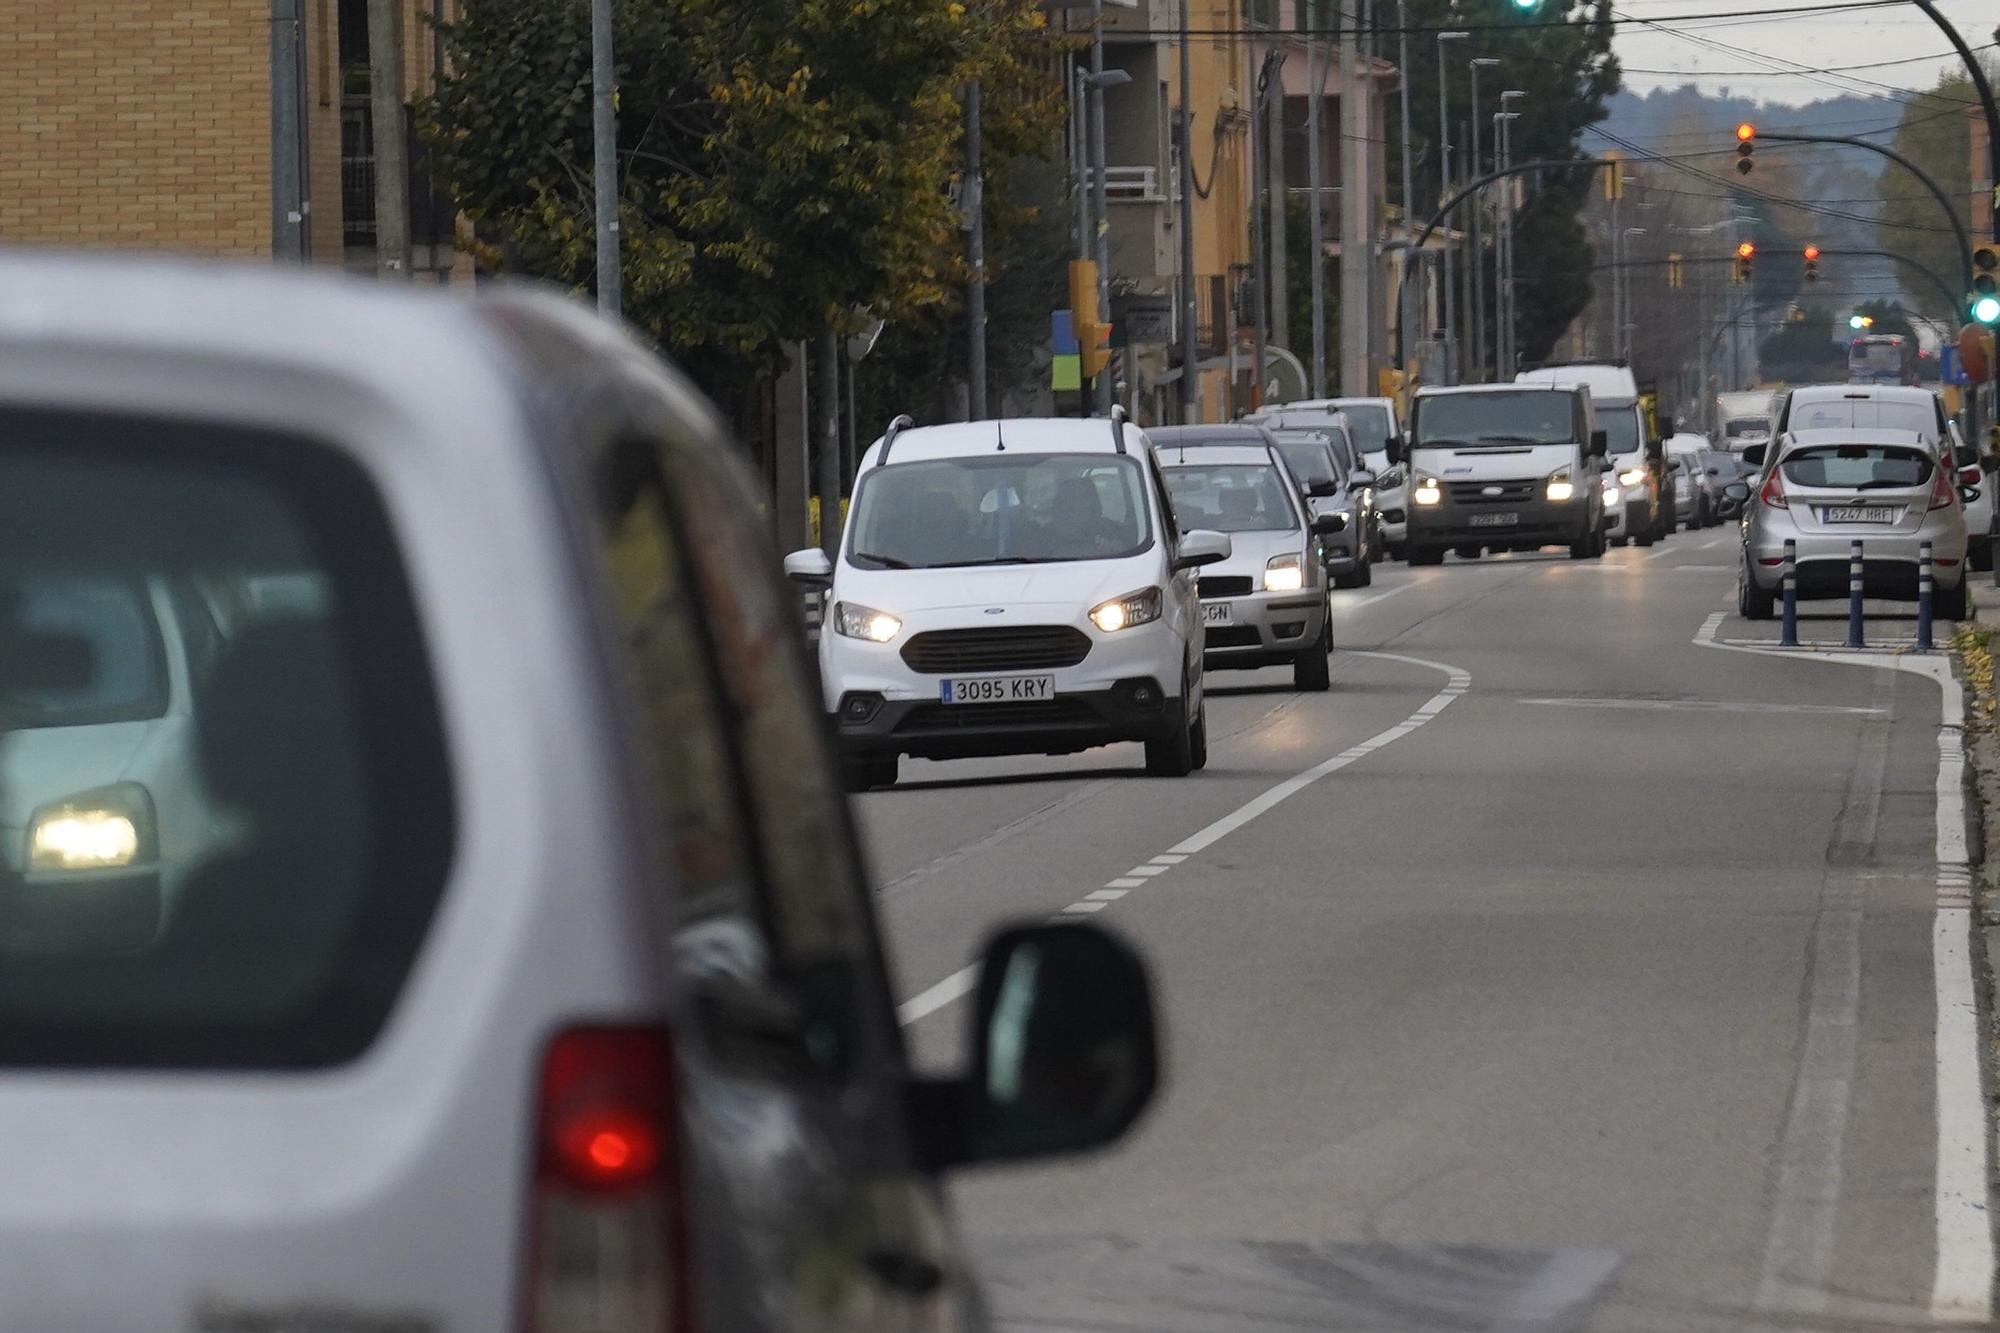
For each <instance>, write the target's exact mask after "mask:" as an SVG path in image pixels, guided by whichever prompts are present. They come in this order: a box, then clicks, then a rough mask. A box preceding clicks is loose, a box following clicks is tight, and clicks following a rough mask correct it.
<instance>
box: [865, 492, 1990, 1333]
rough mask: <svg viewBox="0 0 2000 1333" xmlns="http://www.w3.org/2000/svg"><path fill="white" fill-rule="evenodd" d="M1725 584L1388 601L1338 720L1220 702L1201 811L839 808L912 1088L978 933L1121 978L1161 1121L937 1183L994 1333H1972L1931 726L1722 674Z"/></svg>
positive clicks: (909, 768)
mask: <svg viewBox="0 0 2000 1333" xmlns="http://www.w3.org/2000/svg"><path fill="white" fill-rule="evenodd" d="M1733 557H1734V534H1733V531H1732V530H1726V529H1713V530H1709V531H1706V532H1694V533H1682V534H1681V535H1679V536H1677V537H1675V538H1673V539H1671V540H1670V541H1669V542H1668V543H1667V544H1665V545H1664V546H1660V547H1655V548H1653V549H1651V550H1639V549H1632V548H1627V549H1623V550H1618V551H1614V552H1612V553H1611V554H1610V555H1608V556H1607V557H1605V558H1604V559H1603V560H1602V561H1595V562H1572V561H1570V560H1568V559H1566V558H1562V557H1560V556H1559V555H1558V554H1557V553H1554V552H1551V553H1549V554H1547V555H1545V556H1539V557H1519V556H1517V557H1510V558H1503V559H1491V560H1486V561H1482V562H1478V563H1466V564H1461V563H1459V562H1457V561H1456V560H1455V559H1454V560H1452V561H1450V562H1448V563H1447V564H1446V565H1445V566H1443V567H1441V568H1436V569H1427V570H1410V569H1408V568H1406V567H1403V566H1390V567H1385V568H1384V569H1383V570H1382V571H1381V572H1380V574H1379V575H1378V578H1377V581H1376V584H1375V586H1374V587H1373V588H1370V589H1363V590H1355V591H1349V592H1337V593H1335V594H1334V603H1335V608H1336V620H1335V636H1336V644H1337V645H1338V648H1339V650H1340V651H1339V652H1338V653H1337V656H1336V661H1335V668H1334V689H1333V691H1332V692H1331V693H1329V694H1325V695H1319V696H1302V695H1295V694H1293V693H1292V692H1291V691H1290V689H1289V688H1288V687H1289V673H1288V672H1282V671H1265V672H1257V673H1242V674H1236V673H1231V674H1221V673H1218V674H1216V675H1214V676H1212V677H1211V702H1210V723H1209V725H1210V735H1211V759H1210V764H1209V767H1208V769H1207V771H1206V772H1204V773H1202V774H1199V775H1197V776H1195V777H1193V778H1191V779H1187V780H1178V781H1177V780H1170V779H1151V778H1147V777H1145V776H1143V774H1142V772H1141V771H1140V756H1139V753H1138V750H1137V747H1121V748H1118V749H1107V750H1098V751H1093V752H1091V753H1088V754H1084V755H1077V756H1071V757H1067V758H1051V759H1017V760H1005V761H965V762H959V763H945V764H932V763H918V762H914V761H908V760H906V761H905V762H904V766H903V782H902V784H901V785H900V786H899V787H897V788H896V789H893V790H890V791H884V792H878V793H874V794H871V795H868V796H865V797H863V798H861V803H860V808H861V811H862V819H863V824H864V827H865V830H866V833H867V837H868V839H869V843H870V845H871V849H872V853H873V856H874V860H875V866H876V871H877V876H878V883H879V884H880V885H881V897H882V904H883V908H884V911H885V916H886V918H887V920H888V923H889V929H890V933H891V947H892V950H893V957H894V961H895V966H896V971H897V974H898V985H899V995H900V996H901V997H902V998H903V999H904V1000H905V1001H906V1003H905V1017H906V1019H907V1020H908V1031H909V1033H910V1035H911V1038H912V1041H913V1044H914V1046H915V1048H916V1050H917V1051H918V1053H919V1058H920V1059H922V1060H925V1061H933V1062H935V1061H942V1060H946V1059H949V1058H951V1057H952V1056H953V1055H954V1054H955V1053H956V1052H957V1051H958V1049H959V1047H960V1043H961V1041H962V1031H961V1024H962V1023H963V1021H964V1016H965V1009H966V1005H965V1003H964V1001H963V999H962V998H959V992H960V991H961V990H962V989H963V987H962V982H955V981H954V978H958V977H962V975H963V974H962V972H961V969H962V968H963V967H964V965H965V963H966V961H967V960H968V959H969V958H970V956H971V955H972V953H973V951H974V950H975V948H976V947H977V944H978V941H979V940H980V938H981V936H982V935H983V934H984V933H985V932H986V931H987V930H988V929H989V928H990V927H991V926H992V925H993V924H995V923H997V922H999V921H1002V920H1007V919H1014V918H1021V917H1044V916H1048V915H1050V914H1054V913H1062V912H1065V911H1068V912H1070V913H1072V914H1090V915H1094V916H1096V917H1097V918H1098V919H1100V920H1102V921H1104V922H1106V923H1109V924H1113V925H1115V926H1116V927H1118V928H1119V929H1121V930H1123V931H1125V932H1127V933H1128V934H1129V935H1130V936H1131V937H1132V938H1134V939H1135V940H1136V941H1137V942H1138V943H1139V944H1140V946H1141V947H1142V948H1143V950H1144V951H1145V952H1146V954H1147V955H1148V957H1149V959H1150V960H1151V962H1152V964H1153V966H1154V969H1155V975H1156V981H1157V984H1158V987H1159V991H1160V998H1161V1002H1162V1007H1163V1009H1164V1011H1165V1017H1166V1022H1167V1028H1168V1033H1169V1049H1168V1060H1169V1076H1168V1083H1167V1086H1166V1088H1165V1089H1164V1092H1163V1095H1162V1097H1161V1099H1160V1101H1159V1103H1158V1105H1157V1107H1156V1109H1155V1110H1154V1112H1153V1113H1152V1114H1151V1115H1150V1116H1149V1118H1148V1119H1147V1120H1146V1121H1144V1122H1143V1123H1142V1124H1141V1126H1140V1127H1139V1129H1138V1130H1137V1131H1135V1133H1134V1134H1133V1136H1132V1137H1131V1138H1130V1139H1129V1141H1127V1142H1126V1143H1124V1144H1122V1145H1120V1146H1119V1147H1118V1148H1116V1149H1115V1150H1113V1151H1110V1152H1106V1153H1103V1154H1101V1155H1097V1156H1094V1157H1090V1158H1086V1159H1081V1160H1077V1161H1070V1162H1064V1163H1062V1164H1060V1165H1057V1166H1054V1167H1049V1168H1045V1169H1032V1170H1023V1169H1012V1170H1005V1171H993V1172H987V1173H981V1174H973V1175H968V1176H966V1177H963V1178H961V1180H960V1182H959V1184H958V1186H957V1188H956V1193H957V1200H956V1201H957V1206H958V1211H959V1215H960V1220H961V1222H962V1224H963V1226H964V1228H965V1229H966V1231H967V1232H968V1233H969V1234H970V1235H971V1236H973V1237H974V1238H975V1241H976V1243H977V1244H978V1245H979V1246H980V1247H981V1249H982V1251H983V1253H984V1255H985V1260H986V1267H987V1271H988V1275H989V1287H990V1291H991V1294H992V1299H993V1303H994V1305H995V1307H996V1310H997V1311H998V1313H999V1315H1000V1316H1001V1317H1002V1319H1003V1321H1004V1322H1005V1324H1006V1326H1007V1327H1010V1328H1016V1329H1024V1330H1025V1329H1034V1330H1056V1329H1086V1328H1088V1329H1113V1328H1115V1329H1135V1330H1137V1329H1149V1330H1181V1329H1186V1330H1197V1329H1200V1330H1208V1329H1228V1328H1236V1327H1257V1328H1269V1329H1292V1328H1301V1329H1303V1328H1329V1327H1332V1328H1369V1329H1405V1328H1408V1329H1435V1328H1451V1329H1457V1328H1467V1329H1472V1328H1509V1329H1544V1328H1549V1329H1553V1328H1591V1329H1607V1330H1610V1329H1618V1330H1625V1329H1631V1330H1648V1331H1650V1330H1674V1329H1689V1330H1704V1329H1711V1328H1713V1329H1739V1328H1783V1329H1796V1328H1815V1329H1816V1328H1841V1329H1846V1328H1870V1329H1873V1328H1901V1327H1928V1326H1931V1325H1932V1323H1933V1322H1934V1316H1936V1315H1940V1314H1951V1313H1954V1312H1955V1313H1956V1314H1957V1315H1959V1316H1960V1317H1962V1318H1964V1319H1970V1320H1974V1321H1977V1320H1979V1319H1980V1318H1981V1316H1982V1314H1983V1311H1982V1309H1981V1307H1980V1302H1981V1301H1982V1300H1983V1299H1984V1291H1985V1278H1986V1275H1987V1274H1989V1273H1990V1240H1988V1239H1986V1236H1987V1232H1986V1227H1987V1225H1988V1224H1987V1222H1986V1220H1985V1219H1986V1213H1985V1202H1986V1201H1985V1197H1984V1192H1983V1189H1981V1188H1979V1186H1980V1183H1981V1181H1982V1179H1983V1174H1984V1149H1983V1146H1981V1145H1982V1144H1983V1139H1981V1137H1980V1136H1981V1135H1982V1134H1983V1133H1984V1128H1983V1123H1974V1122H1977V1121H1979V1119H1980V1117H1979V1112H1978V1109H1977V1102H1978V1087H1979V1085H1978V1075H1977V1070H1976V1067H1975V1065H1976V1058H1977V1057H1976V1054H1974V1053H1972V1052H1971V1050H1970V1047H1969V1039H1968V1043H1966V1048H1965V1049H1963V1050H1961V1049H1960V1048H1959V1047H1955V1046H1952V1044H1951V1042H1950V1041H1949V1040H1947V1039H1945V1038H1940V1037H1938V1036H1936V1035H1935V1034H1936V1033H1937V1031H1938V1027H1939V1017H1940V1013H1941V1012H1942V1011H1943V1010H1945V1009H1947V1008H1949V1007H1950V1002H1951V1001H1952V999H1953V998H1954V997H1955V995H1956V994H1957V993H1956V992H1953V991H1950V990H1949V988H1948V987H1946V988H1945V989H1941V987H1945V985H1946V983H1945V981H1941V980H1940V977H1941V976H1942V975H1943V974H1944V972H1946V971H1949V968H1947V966H1946V964H1945V963H1943V962H1940V961H1939V956H1938V955H1936V949H1935V948H1934V944H1935V941H1934V929H1936V928H1938V922H1939V921H1940V919H1941V918H1940V909H1939V906H1938V904H1939V901H1940V893H1941V892H1942V890H1941V889H1940V883H1941V876H1940V869H1939V861H1940V857H1941V856H1943V855H1945V853H1944V852H1942V851H1941V847H1942V845H1943V843H1942V841H1941V840H1940V838H1939V837H1938V829H1939V824H1940V812H1939V800H1940V797H1939V790H1940V784H1939V780H1938V776H1939V767H1940V753H1941V750H1940V735H1941V732H1940V724H1941V721H1943V720H1946V719H1945V718H1944V715H1943V713H1942V712H1941V709H1942V707H1943V704H1942V693H1941V691H1940V689H1939V687H1938V684H1937V683H1936V682H1935V681H1934V680H1932V679H1928V678H1926V677H1924V676H1922V675H1920V674H1914V673H1912V672H1907V671H1899V670H1893V669H1886V667H1887V666H1888V665H1889V664H1890V663H1891V659H1889V658H1887V657H1884V658H1882V659H1878V660H1879V662H1880V663H1882V665H1880V666H1870V665H1856V664H1845V663H1841V662H1837V661H1834V660H1830V659H1826V660H1812V659H1811V658H1809V657H1807V656H1804V655H1798V654H1794V655H1792V656H1788V657H1780V656H1774V655H1767V654H1763V653H1759V652H1757V651H1754V650H1746V649H1753V648H1754V645H1755V644H1756V643H1760V642H1766V641H1769V640H1771V639H1774V638H1775V636H1776V629H1775V627H1774V626H1769V625H1758V626H1750V625H1746V624H1744V623H1743V622H1741V621H1739V620H1737V619H1736V618H1735V617H1734V616H1733V615H1722V614H1719V613H1722V612H1724V611H1725V610H1729V609H1733V606H1734V597H1733V574H1732V572H1731V571H1732V569H1733V566H1732V565H1731V563H1730V562H1731V560H1732V559H1733ZM1986 597H1987V598H1988V599H1989V600H1990V599H1991V598H1992V594H1991V593H1990V592H1987V593H1986ZM1871 609H1873V610H1875V611H1877V612H1880V613H1881V614H1877V615H1874V616H1871V619H1870V621H1869V624H1868V630H1869V633H1870V635H1871V636H1872V637H1873V638H1875V639H1877V640H1881V641H1887V640H1891V639H1894V638H1896V637H1898V636H1903V637H1907V636H1908V635H1909V634H1910V633H1911V630H1912V622H1911V620H1910V619H1909V618H1908V615H1909V612H1908V609H1907V608H1890V607H1874V606H1873V604H1871ZM1810 610H1811V612H1812V613H1813V615H1812V617H1811V618H1809V619H1808V620H1807V621H1806V623H1805V626H1804V630H1805V634H1806V637H1807V638H1808V639H1822V640H1827V641H1831V642H1833V643H1838V642H1839V641H1840V639H1841V638H1842V637H1843V635H1844V632H1845V621H1844V616H1840V615H1839V614H1838V613H1839V612H1840V611H1841V608H1838V607H1834V606H1831V605H1826V604H1814V605H1813V606H1812V607H1811V608H1810ZM1821 615H1824V616H1825V617H1827V618H1824V619H1822V618H1819V617H1820V616H1821ZM1948 631H1949V627H1948V626H1940V635H1941V636H1942V635H1943V634H1945V633H1948ZM1698 640H1706V642H1698ZM1903 660H1905V661H1907V659H1903ZM1943 734H1944V735H1946V736H1949V735H1950V734H1951V733H1949V732H1948V731H1947V732H1945V733H1943ZM1302 775H1303V776H1302ZM1293 779H1301V780H1298V781H1290V782H1289V783H1288V780H1293ZM1281 784H1285V785H1281ZM1274 789H1276V790H1275V791H1274ZM1270 795H1275V796H1278V797H1279V799H1277V800H1275V802H1274V801H1272V800H1270V799H1268V797H1269V796H1270ZM1260 797H1265V798H1266V799H1264V800H1262V801H1261V802H1260V801H1259V798H1260ZM1253 802H1255V803H1256V804H1251V803H1253ZM1246 806H1248V807H1249V808H1248V809H1247V810H1246ZM1176 849H1178V850H1176ZM1944 878H1949V876H1945V877H1944ZM1092 895H1095V896H1092ZM1942 919H1943V920H1944V922H1945V925H1944V927H1943V928H1942V930H1943V935H1945V936H1949V935H1951V933H1952V932H1953V931H1958V932H1961V933H1962V932H1963V929H1964V915H1963V912H1962V910H1961V911H1958V912H1957V913H1956V914H1955V915H1953V914H1951V913H1950V912H1949V911H1947V913H1946V915H1945V916H1944V917H1943V918H1942ZM1946 980H1949V978H1947V979H1946ZM1941 997H1943V1000H1942V1001H1941ZM1954 1062H1956V1064H1954ZM1968 1079H1970V1082H1967V1080H1968ZM1945 1103H1950V1105H1949V1106H1947V1107H1946V1108H1945V1111H1944V1112H1943V1113H1942V1114H1941V1109H1940V1108H1941V1105H1944V1104H1945ZM1960 1109H1964V1110H1966V1112H1967V1116H1969V1117H1970V1118H1969V1119H1968V1118H1967V1117H1965V1116H1960V1117H1958V1118H1957V1119H1954V1117H1955V1116H1957V1112H1958V1111H1959V1110H1960ZM1953 1125H1956V1133H1957V1134H1958V1138H1956V1139H1954V1138H1952V1133H1953V1129H1952V1126H1953ZM1968 1136H1969V1137H1968ZM1941 1144H1943V1145H1944V1146H1943V1148H1942V1150H1941V1146H1940V1145H1941ZM1941 1151H1942V1153H1943V1155H1944V1156H1945V1157H1946V1158H1947V1159H1948V1161H1947V1169H1946V1171H1945V1172H1944V1175H1943V1176H1941V1175H1940V1168H1939V1163H1940V1156H1941ZM1975 1158H1976V1159H1977V1160H1975ZM1961 1159H1962V1160H1961ZM1954 1172H1956V1173H1957V1174H1956V1175H1955V1176H1954V1175H1953V1173H1954ZM1967 1172H1970V1175H1969V1176H1967V1175H1966V1173H1967ZM1965 1179H1970V1180H1971V1181H1972V1182H1973V1188H1972V1189H1971V1191H1970V1192H1969V1193H1968V1194H1967V1195H1966V1196H1965V1197H1955V1196H1953V1195H1952V1193H1951V1186H1952V1183H1953V1181H1954V1180H1965ZM1974 1196H1976V1197H1974ZM1982 1247H1984V1248H1982ZM1981 1265H1985V1267H1984V1268H1982V1267H1981ZM1954 1303H1956V1304H1954Z"/></svg>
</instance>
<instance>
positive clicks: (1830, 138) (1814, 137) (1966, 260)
mask: <svg viewBox="0 0 2000 1333" xmlns="http://www.w3.org/2000/svg"><path fill="white" fill-rule="evenodd" d="M1757 137H1758V138H1760V139H1769V140H1770V141H1771V142H1773V143H1837V144H1846V145H1847V146H1848V147H1850V148H1865V149H1867V150H1868V151H1869V152H1871V153H1878V154H1880V155H1881V156H1883V157H1886V158H1888V159H1889V160H1890V161H1891V162H1894V163H1895V164H1896V165H1898V166H1900V167H1902V168H1903V170H1905V171H1907V172H1909V173H1910V174H1911V175H1912V176H1915V177H1916V178H1917V179H1918V180H1919V181H1922V182H1923V186H1924V188H1925V189H1926V190H1929V191H1930V192H1931V198H1933V199H1935V200H1937V204H1938V207H1939V208H1941V209H1943V210H1944V216H1945V220H1946V221H1947V222H1949V223H1951V230H1952V233H1953V235H1955V236H1957V237H1958V252H1959V254H1960V255H1961V256H1962V257H1963V258H1962V259H1961V261H1960V262H1961V263H1963V264H1964V265H1965V273H1964V277H1965V289H1966V290H1967V291H1971V290H1972V237H1971V235H1970V234H1969V233H1968V232H1967V231H1966V230H1965V223H1963V222H1961V221H1960V220H1959V217H1958V212H1957V210H1956V209H1954V208H1953V207H1952V206H1951V198H1950V196H1948V195H1946V194H1945V192H1944V191H1943V190H1942V189H1940V188H1938V183H1937V182H1936V181H1934V180H1932V179H1931V177H1930V174H1929V173H1928V172H1926V171H1925V170H1924V169H1923V168H1922V167H1920V166H1918V165H1917V164H1916V163H1914V162H1912V161H1910V159H1909V158H1907V157H1904V156H1903V155H1902V154H1901V153H1899V152H1897V151H1896V150H1895V149H1893V148H1885V147H1883V146H1882V145H1881V144H1879V143H1871V142H1869V141H1868V140H1867V139H1857V138H1855V137H1854V136H1853V135H1850V134H1773V133H1770V132H1768V131H1765V130H1759V131H1757ZM1956 304H1957V302H1956V301H1954V302H1953V305H1954V306H1955V305H1956Z"/></svg>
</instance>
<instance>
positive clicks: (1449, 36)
mask: <svg viewBox="0 0 2000 1333" xmlns="http://www.w3.org/2000/svg"><path fill="white" fill-rule="evenodd" d="M1469 36H1471V34H1470V33H1467V32H1464V31H1456V32H1441V33H1439V34H1438V35H1437V54H1438V201H1439V202H1440V203H1442V202H1443V201H1444V200H1446V199H1449V198H1450V197H1451V95H1450V94H1451V75H1450V73H1449V72H1448V71H1447V69H1446V67H1445V63H1444V44H1445V43H1446V42H1458V41H1463V40H1465V38H1467V37H1469ZM1443 251H1444V382H1445V383H1446V384H1456V383H1458V357H1457V356H1456V355H1455V354H1454V353H1455V345H1456V341H1457V334H1458V297H1457V295H1456V294H1455V293H1454V292H1453V290H1452V275H1451V219H1450V218H1449V217H1447V218H1446V219H1445V230H1444V246H1443Z"/></svg>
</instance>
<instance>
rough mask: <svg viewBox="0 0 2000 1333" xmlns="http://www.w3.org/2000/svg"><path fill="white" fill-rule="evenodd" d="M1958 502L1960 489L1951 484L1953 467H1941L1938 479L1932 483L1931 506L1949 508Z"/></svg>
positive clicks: (1938, 471)
mask: <svg viewBox="0 0 2000 1333" xmlns="http://www.w3.org/2000/svg"><path fill="white" fill-rule="evenodd" d="M1957 503H1958V491H1957V489H1956V488H1955V487H1954V486H1953V485H1952V484H1951V469H1950V468H1943V467H1941V468H1939V469H1938V470H1937V480H1936V481H1934V482H1932V483H1931V508H1933V509H1949V508H1951V507H1952V506H1953V505H1955V504H1957Z"/></svg>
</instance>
